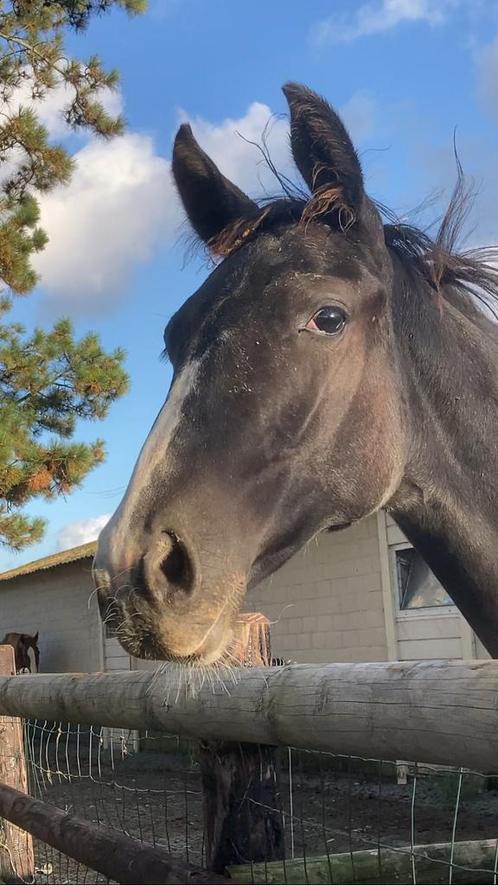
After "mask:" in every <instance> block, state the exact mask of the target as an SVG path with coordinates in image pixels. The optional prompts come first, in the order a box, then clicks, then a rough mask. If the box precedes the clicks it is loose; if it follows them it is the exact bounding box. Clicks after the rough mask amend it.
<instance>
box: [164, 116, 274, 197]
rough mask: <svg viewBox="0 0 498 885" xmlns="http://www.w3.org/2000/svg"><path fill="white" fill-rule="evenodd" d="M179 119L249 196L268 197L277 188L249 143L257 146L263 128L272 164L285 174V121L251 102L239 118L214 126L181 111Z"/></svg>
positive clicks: (258, 154)
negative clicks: (190, 127) (190, 129)
mask: <svg viewBox="0 0 498 885" xmlns="http://www.w3.org/2000/svg"><path fill="white" fill-rule="evenodd" d="M180 120H181V121H184V120H188V121H189V122H190V123H191V125H192V129H193V131H194V135H195V137H196V138H197V140H198V142H199V144H201V145H202V147H203V148H204V150H205V151H206V153H208V154H209V156H210V157H211V158H212V159H213V160H214V162H215V163H216V164H217V165H218V166H219V167H220V169H221V171H222V172H223V174H224V175H226V176H227V178H229V179H230V180H231V181H234V182H235V184H237V185H238V186H239V187H240V188H242V189H243V190H245V191H247V192H249V193H250V194H251V195H256V196H258V195H259V196H261V195H262V193H263V194H264V193H265V192H266V191H268V192H269V193H270V194H272V193H274V192H275V190H276V189H277V188H278V183H277V181H276V179H275V177H274V176H273V174H272V173H271V171H270V169H269V168H268V166H267V164H266V163H265V162H264V160H263V158H262V156H261V153H260V152H259V151H258V149H257V148H256V147H255V146H254V144H250V142H256V143H257V144H260V143H261V137H262V134H263V132H264V131H265V128H266V135H267V143H268V148H269V151H270V155H271V158H272V161H273V163H274V164H275V166H276V168H277V169H278V170H279V171H283V172H284V173H285V172H288V171H289V159H290V153H289V123H288V120H287V118H284V117H274V116H273V115H272V111H271V108H269V107H268V105H266V104H262V103H260V102H257V101H255V102H253V103H252V104H251V105H250V106H249V108H248V110H247V113H246V114H244V116H243V117H240V118H238V119H236V120H233V119H231V118H227V119H226V120H223V122H222V123H220V124H218V125H216V124H213V123H210V122H209V121H208V120H204V119H203V118H202V117H193V118H190V117H188V116H187V114H185V112H181V114H180Z"/></svg>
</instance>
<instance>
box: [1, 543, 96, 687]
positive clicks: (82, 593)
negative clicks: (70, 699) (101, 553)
mask: <svg viewBox="0 0 498 885" xmlns="http://www.w3.org/2000/svg"><path fill="white" fill-rule="evenodd" d="M92 593H93V584H92V577H91V559H88V560H77V561H75V562H71V563H67V564H66V565H62V566H58V567H57V568H54V569H46V570H44V571H40V572H35V573H34V574H29V575H22V576H20V577H18V578H15V579H14V580H12V581H3V582H1V583H0V641H1V640H2V639H3V637H4V636H5V634H6V633H9V632H11V631H15V632H18V633H36V631H37V630H38V631H39V634H40V637H39V647H40V670H42V671H44V672H45V673H71V672H75V673H91V672H94V671H97V670H100V669H101V665H100V650H99V640H98V630H99V620H98V606H97V600H96V597H95V594H93V596H92V597H91V594H92ZM90 597H91V598H90ZM89 602H90V605H89Z"/></svg>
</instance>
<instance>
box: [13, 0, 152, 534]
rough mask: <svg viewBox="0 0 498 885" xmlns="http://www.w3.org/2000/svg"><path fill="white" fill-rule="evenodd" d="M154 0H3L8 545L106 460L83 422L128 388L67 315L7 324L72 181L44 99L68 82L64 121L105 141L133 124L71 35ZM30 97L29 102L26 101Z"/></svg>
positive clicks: (114, 363) (110, 80) (113, 78)
mask: <svg viewBox="0 0 498 885" xmlns="http://www.w3.org/2000/svg"><path fill="white" fill-rule="evenodd" d="M145 5H146V0H9V2H3V0H0V101H1V103H2V114H1V116H0V281H1V282H0V286H1V287H2V288H3V292H2V294H1V297H0V543H2V544H4V545H7V546H9V547H11V548H15V549H17V550H19V549H21V548H23V547H25V546H26V545H28V544H30V543H34V542H35V541H37V540H39V539H40V538H41V537H42V535H43V531H44V522H43V520H41V519H39V518H31V517H29V516H27V515H26V514H25V513H24V512H23V506H24V505H25V504H26V503H27V502H28V501H30V500H31V499H33V498H36V497H39V496H43V497H45V498H51V497H54V496H56V495H58V494H68V493H69V492H71V490H72V489H73V488H74V487H75V486H77V485H78V484H79V483H81V482H82V480H83V479H84V478H85V476H86V475H87V474H88V472H89V471H90V470H92V468H93V467H95V466H96V465H97V464H99V463H101V461H102V459H103V457H104V446H103V443H102V441H101V440H97V441H96V442H95V443H93V444H90V445H89V444H85V443H78V442H74V441H73V437H74V434H75V432H76V429H77V421H78V419H80V418H82V419H101V418H103V417H105V415H106V414H107V411H108V408H109V406H110V404H111V403H112V402H113V401H114V400H115V399H116V398H117V397H119V396H121V395H122V394H123V393H124V392H125V390H126V388H127V377H126V374H125V372H124V370H123V359H124V354H123V352H122V351H121V350H117V351H115V352H114V353H110V354H108V353H105V352H104V350H103V349H102V347H101V345H100V343H99V339H98V337H97V336H96V335H94V334H88V335H86V336H85V337H84V338H83V339H82V340H80V341H75V339H74V337H73V332H72V328H71V324H70V323H69V321H67V320H62V321H60V322H58V323H56V324H55V325H54V327H53V329H51V330H50V331H48V332H46V331H43V330H41V329H35V330H34V331H33V332H32V333H27V332H26V330H25V329H24V328H22V327H21V326H20V325H19V324H17V323H14V322H12V321H10V322H9V321H8V313H9V310H10V309H11V307H12V298H13V297H15V296H22V295H26V294H28V293H29V292H30V291H31V290H32V289H33V287H34V286H35V284H36V282H37V276H36V273H35V272H34V270H33V268H32V266H31V258H32V256H33V253H35V252H38V251H40V250H41V249H43V248H44V246H45V245H46V243H47V237H46V235H45V233H44V231H43V230H42V228H41V227H40V226H39V220H40V219H39V208H38V203H37V195H38V194H40V193H46V192H47V191H49V190H51V189H52V188H54V187H56V186H58V185H64V184H66V183H67V182H68V181H69V180H70V177H71V172H72V168H73V164H72V160H71V157H70V156H69V154H68V153H67V152H66V151H65V150H64V148H63V147H61V146H59V145H53V144H51V143H50V141H49V137H48V133H47V131H46V129H45V128H44V126H43V125H41V123H40V121H39V119H38V117H37V114H36V106H37V103H38V102H40V101H43V99H44V98H45V97H46V96H47V95H48V93H50V91H51V90H54V89H56V88H60V86H61V85H65V87H66V92H67V94H68V103H67V107H66V108H65V110H64V117H65V120H66V122H67V124H68V125H69V126H71V127H73V128H75V129H76V128H80V127H85V128H87V129H89V130H90V131H91V132H93V133H96V134H98V135H100V136H102V137H103V138H110V137H112V136H113V135H116V134H118V133H120V132H121V131H122V129H123V121H122V119H121V118H119V117H118V118H116V117H112V116H111V115H109V114H108V113H107V112H106V111H105V109H104V107H103V106H102V103H101V101H100V100H99V97H100V96H101V93H102V90H103V89H113V88H115V87H116V85H117V82H118V75H117V73H116V71H106V70H105V69H104V67H103V66H102V63H101V61H100V60H99V59H98V58H96V57H91V58H89V59H87V60H85V61H81V60H80V59H75V58H69V57H68V55H67V52H66V51H65V45H64V38H65V35H66V34H67V32H68V31H69V30H71V29H73V30H82V29H84V28H85V26H86V25H87V24H88V22H89V21H90V19H91V18H92V17H95V16H97V15H100V14H102V13H105V12H106V11H107V10H108V9H110V8H111V7H122V8H123V9H125V10H126V11H127V12H129V13H139V12H142V11H143V10H144V8H145ZM20 94H22V95H23V96H26V95H27V96H28V97H29V102H28V103H27V104H28V106H23V105H22V104H20V103H19V101H16V98H17V96H19V95H20Z"/></svg>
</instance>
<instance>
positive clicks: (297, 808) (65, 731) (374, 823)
mask: <svg viewBox="0 0 498 885" xmlns="http://www.w3.org/2000/svg"><path fill="white" fill-rule="evenodd" d="M23 727H24V748H25V754H26V761H27V769H28V789H29V792H30V793H31V795H33V796H35V797H36V798H39V799H42V800H43V801H44V802H46V803H49V804H51V805H54V806H56V807H58V808H60V809H62V810H64V811H67V812H73V813H74V814H77V815H78V816H80V817H81V818H83V819H85V820H87V821H89V822H92V823H96V824H105V825H106V826H107V827H110V828H113V829H114V830H116V831H119V832H121V833H124V834H126V835H128V836H131V837H133V838H135V839H138V840H140V841H141V842H145V843H149V844H152V845H159V846H162V847H163V848H165V849H167V850H168V851H170V852H171V853H172V854H173V856H174V857H175V858H176V859H178V860H181V861H186V862H188V863H191V864H194V865H196V866H199V867H205V866H206V850H205V846H206V839H205V831H204V823H203V790H202V781H201V770H200V763H199V744H198V743H197V742H195V741H188V740H183V739H179V738H177V737H171V736H167V735H162V734H150V733H147V732H145V733H143V734H139V733H137V732H130V731H126V730H121V729H109V728H101V727H99V726H96V725H95V726H92V727H88V726H83V725H82V726H80V725H78V724H72V725H68V724H64V723H59V722H48V721H39V720H35V721H33V720H30V721H24V723H23ZM239 752H240V753H241V754H244V753H245V752H249V750H248V749H247V745H240V747H239ZM275 760H276V764H275V771H274V775H272V776H273V777H274V783H273V786H272V791H271V797H272V804H271V805H270V806H268V808H266V809H265V808H264V809H263V812H267V813H268V815H273V816H275V815H276V816H277V819H278V821H279V825H280V827H281V834H282V841H281V846H280V859H278V860H273V861H270V860H268V859H267V862H265V859H263V860H262V861H260V862H257V863H251V858H250V857H244V856H240V857H238V858H237V860H238V864H237V866H236V868H235V867H231V869H230V871H229V872H230V875H231V876H232V877H233V879H234V881H235V882H255V883H279V882H283V883H353V882H354V883H360V882H362V883H366V882H379V883H380V882H382V883H384V882H413V883H424V882H426V883H439V882H449V883H451V882H455V883H456V882H465V883H468V882H490V883H491V882H493V883H496V882H497V876H498V841H497V840H498V776H497V777H490V776H489V775H487V776H484V775H482V774H480V773H479V772H476V771H469V770H465V769H451V768H443V767H431V766H422V765H417V764H415V763H405V762H400V763H398V764H397V765H396V764H393V763H390V762H383V761H380V760H375V759H364V758H359V757H353V756H337V755H333V754H328V753H319V752H311V751H303V750H299V749H295V748H292V747H288V748H279V749H278V750H276V751H275ZM264 774H265V773H264V772H263V770H261V777H263V776H264ZM253 776H254V775H253ZM256 776H257V774H256ZM256 804H257V802H256V800H255V799H254V791H252V790H250V789H248V790H247V791H246V793H245V795H244V796H243V797H242V799H241V801H240V803H239V807H238V808H237V809H236V812H237V815H238V819H239V820H240V819H243V816H244V815H246V816H247V821H248V824H249V826H250V824H251V820H252V819H254V817H255V815H256V811H258V812H259V813H261V810H262V809H261V807H259V808H258V809H256ZM260 805H261V803H260ZM242 806H243V807H242ZM0 847H1V846H0ZM34 852H35V880H36V882H39V883H57V885H62V883H80V882H81V883H93V882H103V881H109V880H107V879H104V878H103V877H102V876H101V875H99V874H98V873H96V872H94V871H92V870H91V869H88V868H86V867H83V866H82V865H80V864H78V863H76V862H75V861H73V860H71V858H69V857H68V856H66V855H64V854H61V853H60V852H57V851H54V850H53V849H51V848H50V847H49V846H47V845H46V844H45V843H42V842H39V841H36V840H35V843H34ZM11 866H12V868H13V870H16V868H17V864H16V857H15V856H12V857H11Z"/></svg>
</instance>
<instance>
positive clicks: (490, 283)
mask: <svg viewBox="0 0 498 885" xmlns="http://www.w3.org/2000/svg"><path fill="white" fill-rule="evenodd" d="M457 170H458V177H457V182H456V185H455V188H454V191H453V194H452V196H451V199H450V202H449V204H448V207H447V209H446V211H445V213H444V215H443V217H442V219H441V220H440V221H439V223H437V224H436V225H435V224H431V225H429V227H426V228H420V227H417V226H416V225H412V224H407V223H405V222H402V221H400V220H398V219H397V217H396V215H395V214H394V213H392V212H391V211H390V210H388V209H387V208H386V207H385V206H383V205H381V204H379V203H376V206H377V209H378V210H379V212H380V214H381V216H383V218H384V219H385V220H386V223H384V238H385V243H386V246H387V248H388V250H389V251H390V252H391V253H392V254H393V255H395V256H396V257H397V259H398V260H399V262H400V264H401V266H402V268H403V269H404V271H405V272H406V273H407V274H409V275H410V277H411V278H412V280H414V281H415V282H416V284H418V286H417V288H418V289H419V290H420V292H424V293H425V294H426V295H427V294H428V295H431V294H432V295H434V293H436V294H437V295H438V297H440V298H442V299H446V300H448V301H451V302H452V303H453V304H454V305H455V306H457V307H459V308H460V309H461V310H462V312H463V313H466V314H467V315H471V316H472V318H473V319H474V320H477V321H482V322H483V323H484V324H486V323H487V318H486V316H485V315H484V313H483V312H482V311H481V310H479V309H478V308H477V304H476V301H477V302H480V303H481V304H482V305H483V306H486V308H487V309H488V310H489V311H490V312H491V313H492V314H493V315H494V316H495V318H496V319H498V249H497V248H492V247H489V248H479V249H470V250H465V251H460V250H459V248H458V243H459V240H460V238H461V236H462V232H463V227H464V224H465V221H466V219H467V216H468V214H469V212H470V209H471V208H472V205H473V200H474V193H473V190H472V187H471V186H468V185H467V182H466V180H465V177H464V175H463V173H462V170H461V167H460V164H459V163H458V159H457ZM279 180H280V183H281V184H283V186H284V189H285V195H284V196H282V197H278V198H273V199H270V200H266V201H264V202H262V203H260V204H259V205H257V204H255V209H254V211H253V212H252V213H250V214H248V215H246V216H245V217H242V218H239V219H237V220H236V221H235V222H233V223H231V224H230V225H228V226H227V227H225V228H224V229H223V230H222V231H221V233H219V234H218V235H217V236H216V237H214V238H213V239H212V240H211V241H210V242H209V243H208V248H209V251H210V252H211V254H212V255H215V256H219V257H221V258H225V257H227V256H229V255H231V254H232V253H233V252H235V251H237V249H239V248H240V247H241V246H242V245H244V244H245V243H246V242H248V241H249V240H250V239H252V238H254V237H255V236H256V235H257V234H258V233H262V232H264V231H271V230H274V231H277V230H278V229H279V228H280V229H281V228H283V227H285V226H288V225H291V224H298V225H300V226H301V227H303V228H304V229H305V228H306V227H307V226H308V225H309V224H310V222H320V221H322V222H323V221H326V223H327V224H329V225H332V226H334V227H335V228H336V229H338V230H342V231H343V232H344V235H345V236H347V231H348V229H349V228H350V227H351V225H352V224H354V221H355V217H354V215H353V213H352V212H351V210H350V209H349V208H348V207H347V206H345V205H344V203H343V202H342V193H341V189H340V188H338V187H330V188H327V189H323V188H322V189H320V190H319V191H318V193H317V194H314V195H312V196H309V195H308V196H307V195H306V194H304V193H303V192H302V191H298V190H297V189H295V188H293V187H291V186H290V185H289V183H288V182H287V180H286V179H281V178H280V177H279ZM434 229H435V232H434V233H432V231H434Z"/></svg>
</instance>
